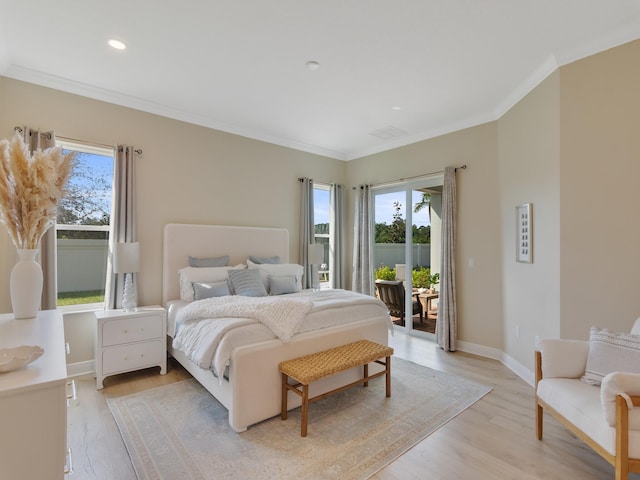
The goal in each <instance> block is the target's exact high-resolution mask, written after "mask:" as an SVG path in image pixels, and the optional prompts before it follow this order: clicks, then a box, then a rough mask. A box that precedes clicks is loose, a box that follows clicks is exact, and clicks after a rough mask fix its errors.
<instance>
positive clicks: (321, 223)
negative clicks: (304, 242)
mask: <svg viewBox="0 0 640 480" xmlns="http://www.w3.org/2000/svg"><path fill="white" fill-rule="evenodd" d="M329 188H330V187H329V185H323V184H319V183H314V184H313V219H314V224H315V229H314V239H315V243H320V244H322V245H323V246H324V262H323V263H322V264H321V265H320V268H319V269H318V274H319V275H320V288H321V289H325V288H330V287H329V285H330V283H329V275H330V272H329V234H330V232H331V225H330V223H331V221H330V218H331V217H330V214H329V212H330V200H329Z"/></svg>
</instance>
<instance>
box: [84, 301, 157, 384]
mask: <svg viewBox="0 0 640 480" xmlns="http://www.w3.org/2000/svg"><path fill="white" fill-rule="evenodd" d="M96 319H97V321H98V325H97V328H96V332H97V334H96V353H95V354H96V386H97V388H98V389H101V388H102V387H103V381H104V378H105V377H107V376H109V375H115V374H116V373H124V372H131V371H133V370H140V369H142V368H148V367H154V366H156V365H159V366H160V373H161V374H162V375H164V374H165V373H167V326H166V325H167V311H166V310H165V309H164V308H162V307H141V308H138V309H137V310H136V311H133V312H125V311H123V310H100V311H97V312H96Z"/></svg>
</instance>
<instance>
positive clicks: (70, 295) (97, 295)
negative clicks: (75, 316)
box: [58, 290, 104, 307]
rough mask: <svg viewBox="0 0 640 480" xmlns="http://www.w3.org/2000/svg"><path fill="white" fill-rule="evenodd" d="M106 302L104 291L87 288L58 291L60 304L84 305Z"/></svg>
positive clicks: (60, 305)
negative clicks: (84, 289)
mask: <svg viewBox="0 0 640 480" xmlns="http://www.w3.org/2000/svg"><path fill="white" fill-rule="evenodd" d="M101 302H104V291H102V290H86V291H83V292H58V306H59V307H63V306H65V305H82V304H84V303H101Z"/></svg>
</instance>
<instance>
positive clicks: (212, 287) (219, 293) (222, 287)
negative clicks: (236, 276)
mask: <svg viewBox="0 0 640 480" xmlns="http://www.w3.org/2000/svg"><path fill="white" fill-rule="evenodd" d="M225 295H231V292H230V291H229V283H228V282H227V281H226V280H223V281H222V282H215V283H194V284H193V298H194V299H195V300H202V299H204V298H212V297H224V296H225Z"/></svg>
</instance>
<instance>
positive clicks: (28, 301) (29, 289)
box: [10, 248, 42, 318]
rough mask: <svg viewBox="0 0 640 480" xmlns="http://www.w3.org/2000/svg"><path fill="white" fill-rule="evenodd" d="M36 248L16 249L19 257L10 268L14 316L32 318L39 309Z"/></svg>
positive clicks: (39, 290)
mask: <svg viewBox="0 0 640 480" xmlns="http://www.w3.org/2000/svg"><path fill="white" fill-rule="evenodd" d="M37 253H38V249H35V248H34V249H18V256H19V257H20V259H19V261H18V263H16V265H15V267H13V270H11V279H10V288H11V306H12V308H13V315H14V317H15V318H33V317H35V316H36V315H37V314H38V310H40V303H41V298H42V268H41V267H40V264H39V263H38V262H36V254H37Z"/></svg>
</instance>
